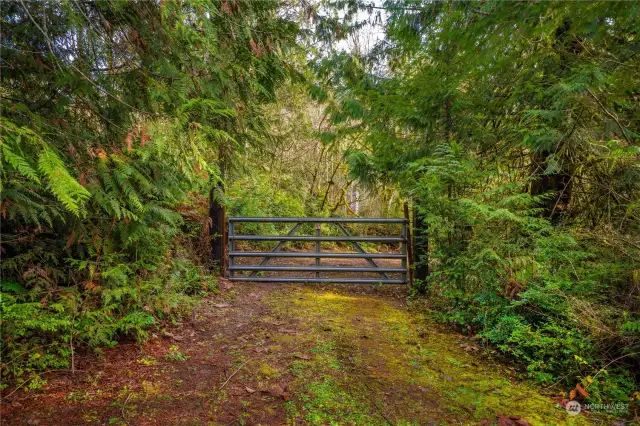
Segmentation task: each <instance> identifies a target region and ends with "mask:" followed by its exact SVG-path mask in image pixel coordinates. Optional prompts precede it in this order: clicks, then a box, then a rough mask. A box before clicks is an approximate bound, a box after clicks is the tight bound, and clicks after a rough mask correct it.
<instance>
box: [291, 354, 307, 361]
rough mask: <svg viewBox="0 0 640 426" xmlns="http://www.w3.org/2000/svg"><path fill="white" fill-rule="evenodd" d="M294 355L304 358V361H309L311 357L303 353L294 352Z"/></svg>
mask: <svg viewBox="0 0 640 426" xmlns="http://www.w3.org/2000/svg"><path fill="white" fill-rule="evenodd" d="M294 356H295V357H296V358H298V359H304V360H305V361H309V360H310V359H311V357H310V356H309V355H305V354H295V355H294Z"/></svg>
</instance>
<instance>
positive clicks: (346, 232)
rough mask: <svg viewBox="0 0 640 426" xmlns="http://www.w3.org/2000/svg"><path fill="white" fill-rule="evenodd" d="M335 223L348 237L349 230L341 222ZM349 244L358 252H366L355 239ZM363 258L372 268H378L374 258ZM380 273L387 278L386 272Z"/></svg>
mask: <svg viewBox="0 0 640 426" xmlns="http://www.w3.org/2000/svg"><path fill="white" fill-rule="evenodd" d="M335 225H336V226H337V227H338V228H340V230H341V231H342V232H343V233H344V235H345V236H347V237H350V236H351V234H350V233H349V231H347V228H345V227H344V225H343V224H341V223H340V222H336V223H335ZM351 244H352V245H353V247H354V248H355V249H356V250H357V251H359V252H360V253H363V254H366V253H367V252H366V251H365V249H363V248H362V246H361V245H360V243H358V242H357V241H351ZM365 260H366V261H367V262H368V263H369V265H371V266H373V267H374V268H379V267H380V265H378V264H377V263H376V262H375V260H373V259H370V258H365ZM379 274H380V275H382V277H383V278H385V279H389V276H388V275H387V274H385V273H384V272H379Z"/></svg>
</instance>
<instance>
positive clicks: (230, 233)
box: [222, 221, 236, 278]
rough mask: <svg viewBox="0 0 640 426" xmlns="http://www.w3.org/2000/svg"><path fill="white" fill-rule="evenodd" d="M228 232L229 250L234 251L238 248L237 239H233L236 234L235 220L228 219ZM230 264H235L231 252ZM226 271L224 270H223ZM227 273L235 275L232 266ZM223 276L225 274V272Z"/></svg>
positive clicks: (229, 275) (228, 275) (230, 275)
mask: <svg viewBox="0 0 640 426" xmlns="http://www.w3.org/2000/svg"><path fill="white" fill-rule="evenodd" d="M227 223H228V225H227V226H228V228H227V230H228V233H227V235H226V237H227V238H226V240H227V241H228V248H229V252H228V253H230V252H233V251H235V250H236V240H234V239H233V236H234V230H233V222H232V221H228V222H227ZM229 236H231V237H232V238H229ZM223 263H224V262H223ZM229 266H230V267H231V266H233V256H232V255H231V254H229ZM223 272H224V271H223ZM226 272H227V274H226V276H227V277H229V278H231V277H233V270H232V269H231V268H229V269H227V271H226ZM222 276H225V275H224V274H223V275H222Z"/></svg>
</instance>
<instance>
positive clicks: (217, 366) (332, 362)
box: [1, 282, 587, 425]
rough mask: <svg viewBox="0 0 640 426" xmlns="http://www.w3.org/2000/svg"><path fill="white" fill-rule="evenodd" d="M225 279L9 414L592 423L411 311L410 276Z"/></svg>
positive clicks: (99, 420) (18, 402)
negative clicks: (406, 280)
mask: <svg viewBox="0 0 640 426" xmlns="http://www.w3.org/2000/svg"><path fill="white" fill-rule="evenodd" d="M221 286H222V288H223V290H222V292H221V294H220V295H216V296H212V297H209V298H206V299H205V300H204V301H203V303H202V305H201V306H200V308H199V309H198V310H197V311H196V312H195V313H194V315H193V316H192V317H191V318H189V319H187V320H185V321H184V322H183V323H182V324H180V325H178V326H174V327H170V328H167V329H166V330H163V331H158V332H156V334H154V335H153V336H152V338H150V339H149V340H148V341H147V342H146V343H144V344H143V345H141V346H138V345H136V344H135V343H121V344H119V345H118V346H116V347H115V348H111V349H107V350H105V351H104V354H103V357H102V358H98V357H96V356H84V357H82V358H81V359H80V360H79V362H78V366H77V368H78V369H79V370H80V371H78V372H76V373H75V374H74V375H72V374H70V373H69V372H58V373H52V374H49V375H47V378H48V385H46V386H45V387H44V388H43V389H40V390H36V391H29V392H25V391H23V390H20V391H17V392H15V393H13V394H12V395H11V396H10V397H8V398H7V399H5V400H4V401H3V405H2V411H1V413H2V424H3V425H80V424H116V425H123V424H127V425H208V424H212V425H235V424H240V425H245V424H246V425H259V424H261V425H283V424H380V425H385V424H386V425H388V424H398V425H401V424H404V425H407V424H416V425H422V424H485V425H489V424H495V423H496V421H497V419H498V416H499V415H504V414H506V415H517V416H522V417H523V418H526V419H527V420H528V421H529V422H530V423H531V424H565V423H566V424H585V422H586V419H587V418H586V417H584V416H580V417H579V418H575V419H574V418H569V417H568V416H567V414H566V413H565V412H564V410H562V409H559V408H557V407H556V406H555V404H554V403H553V402H552V401H551V399H550V398H548V397H544V396H540V395H539V394H538V393H537V392H536V390H535V389H534V388H533V387H532V386H531V385H528V384H521V383H518V382H517V381H516V380H514V378H513V374H512V373H510V372H509V370H508V369H507V368H505V367H503V366H500V365H496V364H493V363H489V362H487V360H486V358H484V357H483V356H481V355H479V353H481V352H482V351H481V350H478V348H477V346H476V344H474V342H473V341H471V340H470V339H467V338H464V337H462V336H456V335H454V334H451V333H447V332H444V331H442V330H441V329H439V328H438V327H437V326H434V325H433V323H432V322H431V321H429V320H428V319H426V318H425V317H424V316H423V315H422V314H421V313H420V312H421V310H417V309H416V310H414V311H412V310H411V309H409V308H408V307H407V306H406V302H405V299H406V290H407V289H406V287H405V286H386V287H380V286H367V285H344V286H338V285H304V286H303V285H288V284H267V283H234V284H233V285H231V284H230V283H228V282H223V283H222V285H221ZM10 392H11V389H7V390H5V391H4V392H3V393H4V395H8V394H9V393H10Z"/></svg>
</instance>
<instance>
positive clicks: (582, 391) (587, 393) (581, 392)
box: [576, 383, 589, 398]
mask: <svg viewBox="0 0 640 426" xmlns="http://www.w3.org/2000/svg"><path fill="white" fill-rule="evenodd" d="M576 390H577V391H578V392H580V395H582V396H584V397H585V398H589V392H587V391H586V390H584V388H583V387H582V385H581V384H580V383H578V384H577V385H576Z"/></svg>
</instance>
